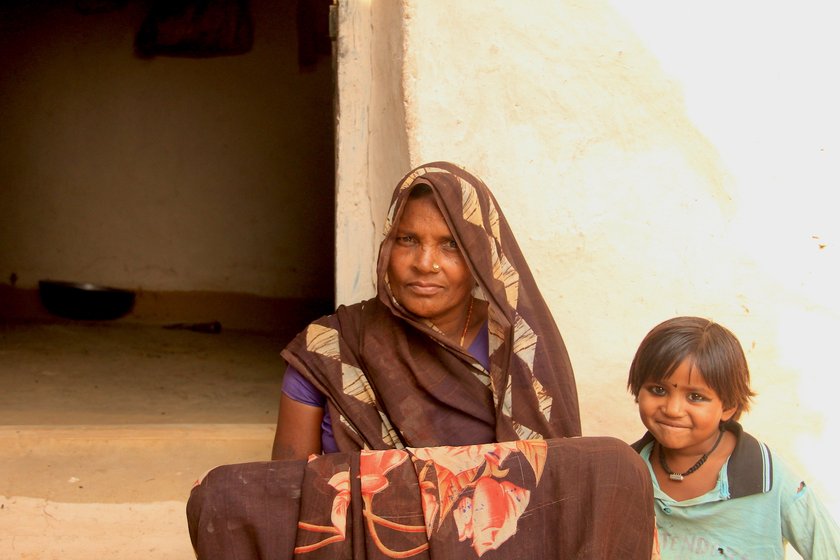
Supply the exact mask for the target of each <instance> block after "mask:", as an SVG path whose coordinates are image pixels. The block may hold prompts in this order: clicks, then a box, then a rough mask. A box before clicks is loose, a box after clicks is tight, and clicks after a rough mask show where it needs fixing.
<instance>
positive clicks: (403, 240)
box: [396, 235, 414, 245]
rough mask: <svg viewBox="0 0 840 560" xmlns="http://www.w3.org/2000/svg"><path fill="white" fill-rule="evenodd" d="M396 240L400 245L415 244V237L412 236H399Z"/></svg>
mask: <svg viewBox="0 0 840 560" xmlns="http://www.w3.org/2000/svg"><path fill="white" fill-rule="evenodd" d="M396 240H397V243H399V244H400V245H411V244H412V243H414V237H412V236H411V235H398V236H397V239H396Z"/></svg>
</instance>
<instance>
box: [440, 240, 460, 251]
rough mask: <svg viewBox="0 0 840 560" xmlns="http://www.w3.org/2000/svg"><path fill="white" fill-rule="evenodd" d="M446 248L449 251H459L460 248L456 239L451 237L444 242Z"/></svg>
mask: <svg viewBox="0 0 840 560" xmlns="http://www.w3.org/2000/svg"><path fill="white" fill-rule="evenodd" d="M443 247H444V249H447V250H449V251H457V250H458V242H457V241H455V240H454V239H450V240H449V241H447V242H446V243H444V244H443Z"/></svg>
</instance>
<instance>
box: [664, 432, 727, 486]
mask: <svg viewBox="0 0 840 560" xmlns="http://www.w3.org/2000/svg"><path fill="white" fill-rule="evenodd" d="M723 434H724V432H723V430H721V431H720V434H719V435H718V438H717V440H716V441H715V444H714V445H713V446H712V448H711V449H709V451H707V452H706V453H703V456H702V457H700V459H699V460H698V461H697V462H696V463H694V465H692V467H691V468H690V469H688V470H687V471H685V472H684V473H675V472H674V471H672V470H671V469H670V468H668V463H666V462H665V451H664V450H663V448H662V444H661V443H657V445H658V446H659V464H660V465H662V470H664V471H665V472H666V473H668V478H670V479H671V480H676V481H677V482H682V479H684V478H685V477H687V476H688V475H690V474H691V473H693V472H694V471H696V470H697V469H699V468H700V467H702V466H703V463H705V462H706V459H708V458H709V455H711V454H712V453H714V451H715V449H717V446H718V444H719V443H720V440H722V439H723Z"/></svg>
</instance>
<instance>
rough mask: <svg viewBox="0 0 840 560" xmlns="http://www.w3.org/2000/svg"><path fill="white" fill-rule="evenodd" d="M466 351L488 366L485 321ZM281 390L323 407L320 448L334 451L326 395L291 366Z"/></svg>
mask: <svg viewBox="0 0 840 560" xmlns="http://www.w3.org/2000/svg"><path fill="white" fill-rule="evenodd" d="M467 352H468V353H469V354H470V355H472V356H474V357H475V358H476V359H477V360H478V361H479V362H480V363H481V365H483V366H484V368H485V369H489V368H490V343H489V341H488V335H487V322H486V321H485V322H484V324H483V325H482V326H481V329H480V330H479V331H478V335H477V336H476V337H475V340H473V341H472V344H470V347H469V348H467ZM282 391H283V394H284V395H286V396H287V397H289V398H290V399H292V400H293V401H297V402H299V403H301V404H305V405H308V406H316V407H318V408H323V409H324V418H323V420H321V449H322V451H323V452H324V453H336V452H337V451H338V445H337V444H336V443H335V437H334V436H333V429H332V419H331V418H330V410H329V408H327V397H326V396H324V394H323V393H321V392H320V391H319V390H318V389H316V388H315V387H314V386H313V385H312V383H310V382H309V381H307V380H306V379H305V378H304V377H303V376H302V375H301V374H300V372H299V371H298V370H296V369H295V368H294V367H292V366H287V367H286V373H285V374H284V375H283V388H282Z"/></svg>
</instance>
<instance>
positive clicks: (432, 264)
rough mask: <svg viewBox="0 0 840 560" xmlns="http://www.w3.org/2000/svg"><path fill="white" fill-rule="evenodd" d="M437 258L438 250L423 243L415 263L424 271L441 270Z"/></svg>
mask: <svg viewBox="0 0 840 560" xmlns="http://www.w3.org/2000/svg"><path fill="white" fill-rule="evenodd" d="M437 258H438V254H437V251H435V250H434V248H433V247H426V246H423V245H421V246H420V247H419V248H418V250H417V259H416V262H415V264H416V265H417V268H419V269H420V270H422V271H424V272H437V271H438V270H440V265H439V263H438V262H437Z"/></svg>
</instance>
